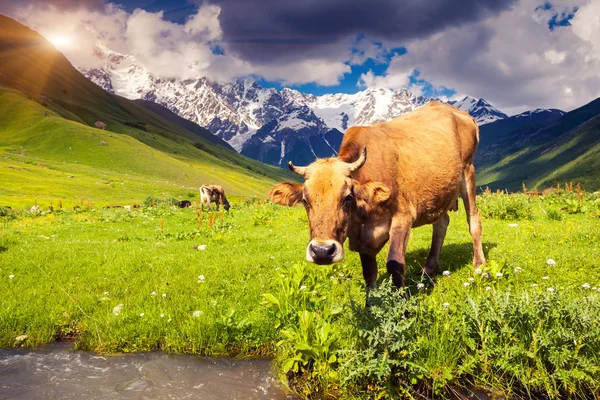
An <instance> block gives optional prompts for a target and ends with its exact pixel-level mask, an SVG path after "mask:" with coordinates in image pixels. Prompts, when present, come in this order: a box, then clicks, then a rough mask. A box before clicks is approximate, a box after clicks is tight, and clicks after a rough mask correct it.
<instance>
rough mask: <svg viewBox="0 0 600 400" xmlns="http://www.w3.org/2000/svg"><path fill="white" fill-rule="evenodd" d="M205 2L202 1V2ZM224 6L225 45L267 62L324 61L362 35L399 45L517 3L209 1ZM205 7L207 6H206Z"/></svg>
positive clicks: (446, 0)
mask: <svg viewBox="0 0 600 400" xmlns="http://www.w3.org/2000/svg"><path fill="white" fill-rule="evenodd" d="M199 1H201V0H199ZM209 1H210V2H211V3H213V4H219V5H220V6H221V14H220V16H219V21H220V23H221V29H222V30H223V35H224V37H223V40H224V41H225V42H226V43H227V44H228V46H229V48H230V49H231V50H233V51H234V52H236V53H237V54H239V55H241V56H242V57H243V58H245V59H248V60H252V61H258V62H268V61H275V60H280V59H289V58H292V59H294V58H304V57H306V55H307V54H308V55H317V56H325V55H326V54H327V52H328V51H333V50H334V48H335V45H336V44H339V43H340V42H341V41H343V40H346V39H348V38H351V37H353V36H355V35H358V34H362V35H365V36H366V37H368V38H369V39H371V40H381V41H392V42H395V43H399V42H402V41H406V40H411V39H416V38H422V37H426V36H429V35H431V34H434V33H437V32H441V31H443V30H445V29H447V28H449V27H453V26H459V25H462V24H466V23H470V22H475V21H479V20H482V19H485V18H487V17H489V16H493V15H496V14H498V13H500V12H501V11H504V10H506V9H508V8H510V7H511V6H512V5H513V4H514V3H516V2H517V0H369V1H367V0H305V1H303V0H209ZM202 2H203V1H202Z"/></svg>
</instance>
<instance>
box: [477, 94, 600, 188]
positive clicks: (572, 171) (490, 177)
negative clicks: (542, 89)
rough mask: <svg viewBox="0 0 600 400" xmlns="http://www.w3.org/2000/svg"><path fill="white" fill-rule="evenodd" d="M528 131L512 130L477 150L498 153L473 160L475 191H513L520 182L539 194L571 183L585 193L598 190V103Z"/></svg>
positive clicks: (527, 128) (587, 105)
mask: <svg viewBox="0 0 600 400" xmlns="http://www.w3.org/2000/svg"><path fill="white" fill-rule="evenodd" d="M530 128H531V127H525V129H524V130H523V129H517V130H515V131H514V132H511V133H510V134H509V135H506V136H502V137H500V139H499V140H498V141H497V142H496V143H491V144H490V143H488V144H487V145H486V146H484V148H482V149H481V151H482V152H484V153H485V152H486V151H487V150H488V148H489V147H490V146H494V147H495V148H496V149H502V150H497V153H496V154H495V155H494V156H485V157H479V159H480V161H479V163H478V175H477V178H478V179H477V181H478V185H480V186H490V187H491V188H493V189H496V188H507V189H510V190H519V189H520V188H521V184H522V183H523V182H524V183H525V184H526V185H527V187H529V188H538V189H544V188H546V187H548V186H554V185H556V183H558V182H560V183H563V182H565V181H575V182H581V183H582V185H583V186H584V187H585V188H586V189H587V190H590V191H592V190H597V189H598V188H600V99H597V100H595V101H593V102H591V103H589V104H586V105H585V106H583V107H580V108H579V109H576V110H574V111H571V112H569V113H567V114H565V115H564V116H563V117H561V118H560V119H558V120H557V121H555V122H553V123H551V124H549V125H547V126H544V127H543V128H541V129H537V130H536V131H535V132H530V130H531V129H530ZM482 131H483V129H482ZM486 154H487V153H486Z"/></svg>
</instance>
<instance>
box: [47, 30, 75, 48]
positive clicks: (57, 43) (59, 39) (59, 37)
mask: <svg viewBox="0 0 600 400" xmlns="http://www.w3.org/2000/svg"><path fill="white" fill-rule="evenodd" d="M48 40H49V41H50V43H52V44H53V45H54V47H56V49H57V50H66V49H70V48H71V47H73V38H72V37H70V36H67V35H63V34H56V35H52V36H50V37H49V38H48Z"/></svg>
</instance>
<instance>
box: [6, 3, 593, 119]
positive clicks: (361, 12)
mask: <svg viewBox="0 0 600 400" xmlns="http://www.w3.org/2000/svg"><path fill="white" fill-rule="evenodd" d="M190 1H191V0H190ZM196 3H197V4H198V7H197V9H196V10H195V13H194V14H192V15H190V16H189V17H188V19H187V20H185V22H184V23H179V24H178V23H173V22H170V21H168V20H167V19H166V18H165V16H164V14H163V13H161V12H158V13H153V12H147V11H143V10H140V9H138V10H135V11H134V12H132V13H129V12H126V11H125V10H124V9H122V8H121V7H119V6H118V5H115V4H111V3H108V4H105V3H104V2H103V1H101V0H85V1H79V0H50V1H44V0H29V1H27V2H10V4H8V2H2V3H1V5H0V12H4V13H7V14H8V15H9V16H12V17H14V18H16V19H17V20H19V21H21V22H23V23H26V24H27V25H29V26H30V27H32V28H33V29H36V30H38V31H39V32H40V33H42V34H43V35H44V36H46V37H49V36H51V35H56V34H62V35H67V36H69V37H73V38H75V45H74V46H73V47H72V48H69V49H64V50H63V51H64V53H65V55H66V56H67V57H68V58H69V60H71V62H72V63H73V64H75V65H76V66H79V67H83V68H91V67H95V66H100V65H101V64H102V60H99V59H98V58H95V57H94V56H93V47H94V45H95V44H96V43H97V42H98V41H99V40H100V41H102V42H104V43H106V45H107V46H108V47H109V48H111V49H113V50H115V51H117V52H121V53H124V54H132V55H134V56H135V57H136V58H137V59H138V61H139V62H140V63H141V64H142V65H143V66H144V67H145V68H146V69H147V70H148V71H149V72H151V73H152V74H154V75H156V76H157V77H179V78H187V77H191V76H200V75H202V76H206V77H208V78H210V79H213V80H216V81H220V82H222V81H226V80H229V79H231V78H232V77H244V76H256V77H261V78H264V79H266V80H270V81H278V82H281V83H282V84H284V85H297V84H304V83H316V84H318V85H325V86H330V85H336V84H337V83H339V82H340V80H341V79H343V78H344V76H345V75H346V74H348V73H349V72H351V68H353V67H357V66H361V65H363V64H364V63H365V62H366V61H367V60H374V61H375V63H380V65H382V64H383V65H385V64H388V63H389V66H388V67H387V70H386V71H385V72H384V73H383V74H381V75H377V74H375V73H374V72H373V71H367V72H365V73H363V74H362V75H361V76H360V78H359V80H358V82H357V83H358V86H360V87H372V86H384V87H390V88H394V89H397V88H400V87H407V86H408V87H410V88H411V89H412V90H414V91H415V92H416V93H420V92H422V91H423V90H425V91H426V92H427V93H429V92H433V93H440V95H441V96H443V95H450V94H451V93H452V91H449V90H447V89H446V88H452V89H454V90H455V91H456V92H459V93H465V94H469V95H471V96H474V97H484V98H486V99H487V100H488V101H490V102H491V103H493V104H494V105H495V106H497V107H499V108H501V109H502V110H503V111H505V112H508V113H511V112H517V111H521V110H524V109H527V108H535V107H560V108H563V109H567V110H568V109H571V108H574V107H576V106H579V105H581V104H583V103H584V102H586V101H588V100H592V99H594V98H596V97H599V96H600V75H598V74H597V72H596V71H598V70H600V20H599V19H598V17H597V16H598V15H600V0H553V1H552V3H548V2H546V3H544V2H543V1H542V0H520V1H519V2H518V3H517V0H466V1H459V0H448V1H440V0H421V1H408V0H405V1H398V0H373V1H369V2H367V1H359V0H318V1H317V0H306V1H298V0H278V1H266V0H196ZM552 21H553V22H552ZM550 28H552V29H550ZM398 48H405V49H406V54H404V51H395V50H394V49H398ZM375 69H376V70H378V69H379V68H375Z"/></svg>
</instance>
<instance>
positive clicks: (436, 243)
mask: <svg viewBox="0 0 600 400" xmlns="http://www.w3.org/2000/svg"><path fill="white" fill-rule="evenodd" d="M449 224H450V217H449V216H448V214H447V213H446V214H444V215H442V217H441V218H440V219H439V220H438V221H437V222H436V223H435V224H433V235H432V238H431V250H429V256H427V261H426V262H425V268H423V273H424V274H425V275H429V276H432V275H434V274H435V273H436V272H437V270H438V266H439V263H440V252H441V251H442V245H443V244H444V238H445V237H446V230H447V229H448V225H449Z"/></svg>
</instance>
